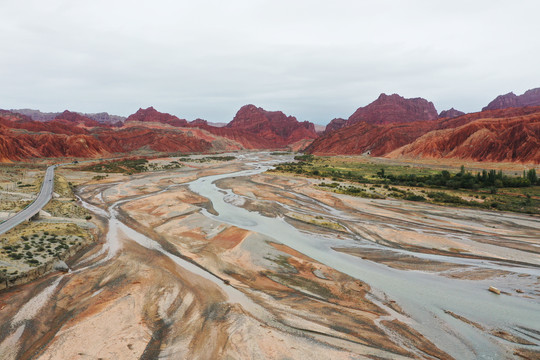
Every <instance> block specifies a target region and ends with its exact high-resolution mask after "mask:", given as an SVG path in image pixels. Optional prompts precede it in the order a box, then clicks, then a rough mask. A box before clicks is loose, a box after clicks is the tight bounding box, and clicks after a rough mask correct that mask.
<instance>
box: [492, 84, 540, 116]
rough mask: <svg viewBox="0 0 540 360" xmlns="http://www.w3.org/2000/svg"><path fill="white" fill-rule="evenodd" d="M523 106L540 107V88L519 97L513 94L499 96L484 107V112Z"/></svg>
mask: <svg viewBox="0 0 540 360" xmlns="http://www.w3.org/2000/svg"><path fill="white" fill-rule="evenodd" d="M523 106H540V88H536V89H531V90H527V91H525V93H523V94H521V95H519V96H518V95H516V94H514V93H513V92H510V93H508V94H505V95H499V96H497V97H496V98H495V99H494V100H493V101H491V102H490V103H489V104H488V105H487V106H486V107H484V108H483V109H482V111H486V110H496V109H506V108H511V107H523Z"/></svg>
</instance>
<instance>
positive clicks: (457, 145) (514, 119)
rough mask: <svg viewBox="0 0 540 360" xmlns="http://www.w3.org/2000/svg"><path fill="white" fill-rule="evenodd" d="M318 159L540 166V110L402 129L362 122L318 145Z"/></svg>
mask: <svg viewBox="0 0 540 360" xmlns="http://www.w3.org/2000/svg"><path fill="white" fill-rule="evenodd" d="M306 151H307V152H309V153H312V154H317V155H351V154H357V155H359V154H365V155H372V156H391V157H409V158H410V157H418V158H420V157H428V158H460V159H469V160H475V161H512V162H532V163H539V162H540V107H525V108H510V109H502V110H493V111H484V112H480V113H473V114H466V115H462V116H459V117H456V118H442V119H440V120H430V121H417V122H412V123H402V124H378V125H377V124H368V123H365V122H360V123H357V124H353V125H351V126H347V127H344V128H342V129H339V130H336V131H334V132H331V133H329V134H326V135H324V136H322V137H320V138H318V139H317V140H315V141H314V142H313V143H312V144H311V145H310V146H309V147H308V148H307V149H306Z"/></svg>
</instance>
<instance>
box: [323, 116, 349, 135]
mask: <svg viewBox="0 0 540 360" xmlns="http://www.w3.org/2000/svg"><path fill="white" fill-rule="evenodd" d="M346 123H347V120H345V119H342V118H335V119H332V121H330V122H329V123H328V125H326V129H324V134H328V133H330V132H332V131H335V130H338V129H341V128H342V127H344V126H345V124H346Z"/></svg>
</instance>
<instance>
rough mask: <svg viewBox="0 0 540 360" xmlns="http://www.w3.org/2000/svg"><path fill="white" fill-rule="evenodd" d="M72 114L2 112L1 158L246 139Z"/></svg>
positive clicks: (188, 147) (224, 144)
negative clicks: (44, 118) (47, 116)
mask: <svg viewBox="0 0 540 360" xmlns="http://www.w3.org/2000/svg"><path fill="white" fill-rule="evenodd" d="M64 115H65V117H67V118H68V120H65V119H61V120H53V121H48V122H36V121H32V120H29V119H28V118H26V117H21V116H20V115H18V114H14V113H10V112H2V113H1V114H0V161H2V162H5V161H19V160H25V159H29V158H44V157H80V158H95V157H104V156H108V155H110V154H112V153H128V152H132V151H137V150H151V151H160V152H178V151H179V152H208V151H214V150H227V149H231V150H238V149H240V148H241V146H240V145H238V144H236V143H234V142H231V141H230V140H227V139H222V138H220V137H219V136H214V135H211V134H209V133H207V132H205V131H204V130H200V129H184V128H174V127H171V126H169V125H163V128H155V127H145V126H138V125H136V124H138V123H133V122H131V123H130V124H129V125H128V126H125V127H122V128H112V127H111V126H109V125H103V126H99V127H92V128H88V129H87V128H84V127H80V125H81V123H80V122H81V121H82V122H83V124H82V125H84V123H86V124H88V125H89V124H93V120H89V121H90V122H88V120H87V119H83V118H81V117H80V115H79V114H75V115H73V113H64Z"/></svg>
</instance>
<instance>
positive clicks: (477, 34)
mask: <svg viewBox="0 0 540 360" xmlns="http://www.w3.org/2000/svg"><path fill="white" fill-rule="evenodd" d="M539 14H540V1H538V0H531V1H519V0H515V1H509V0H506V1H499V0H474V1H471V0H467V1H461V0H459V1H456V0H453V1H437V0H415V1H409V0H407V1H405V0H372V1H365V0H351V1H339V0H332V1H328V0H325V1H320V0H306V1H295V0H288V1H281V0H271V1H262V0H236V1H235V0H227V1H224V0H216V1H206V0H197V1H173V0H171V1H165V0H153V1H144V2H143V1H133V0H131V1H127V0H106V1H102V0H92V1H74V0H35V1H27V0H17V1H15V0H13V1H8V0H0V43H1V50H0V108H4V109H13V108H33V109H40V110H42V111H63V110H65V109H69V110H73V111H81V112H101V111H107V112H109V113H112V114H116V115H124V116H127V115H129V114H131V113H134V112H135V111H136V110H137V109H138V108H139V107H148V106H154V107H155V108H156V109H158V110H160V111H163V112H169V113H172V114H175V115H177V116H179V117H181V118H186V119H188V120H193V119H195V118H197V117H200V118H204V119H207V120H209V121H214V122H217V121H219V122H228V121H230V120H231V119H232V118H233V116H234V114H235V113H236V111H237V110H238V109H239V108H240V107H241V106H242V105H245V104H248V103H252V104H255V105H257V106H260V107H263V108H265V109H267V110H281V111H283V112H285V113H286V114H288V115H294V116H296V117H297V118H298V120H310V121H313V122H315V123H319V124H325V123H327V122H328V121H329V120H331V119H332V118H334V117H345V118H347V117H349V116H350V115H351V114H352V113H353V112H354V110H356V109H357V108H358V107H360V106H365V105H367V104H368V103H370V102H371V101H373V100H375V99H376V98H377V97H378V95H379V94H380V93H382V92H384V93H387V94H391V93H398V94H400V95H402V96H404V97H407V98H410V97H423V98H426V99H428V100H430V101H432V102H433V103H434V104H435V107H436V108H437V110H438V111H441V110H444V109H448V108H450V107H455V108H457V109H459V110H462V111H465V112H474V111H478V110H480V109H481V108H482V107H483V106H485V105H487V103H488V102H489V101H491V100H492V99H493V98H494V97H496V96H497V95H500V94H504V93H507V92H510V91H514V92H515V93H516V94H521V93H523V92H524V91H526V90H527V89H530V88H535V87H540V65H539V64H540V42H539V41H540V40H539V35H540V21H539V20H538V15H539Z"/></svg>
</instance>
